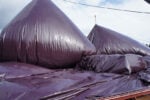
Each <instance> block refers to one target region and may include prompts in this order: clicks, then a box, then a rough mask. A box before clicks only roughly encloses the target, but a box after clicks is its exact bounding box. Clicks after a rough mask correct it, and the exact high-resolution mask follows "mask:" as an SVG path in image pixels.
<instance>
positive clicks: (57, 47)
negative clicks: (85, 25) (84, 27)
mask: <svg viewBox="0 0 150 100" xmlns="http://www.w3.org/2000/svg"><path fill="white" fill-rule="evenodd" d="M0 38H1V48H0V50H1V56H0V57H1V59H2V61H20V62H26V63H32V64H38V65H43V66H46V67H49V68H64V67H68V66H71V65H74V64H75V63H76V62H78V61H79V60H80V59H81V57H82V56H86V55H91V54H93V53H94V52H95V47H94V45H92V43H91V42H90V41H89V40H88V39H87V38H86V37H85V36H84V35H83V34H82V33H81V31H80V30H79V29H78V28H77V27H76V26H75V25H74V24H73V23H72V22H71V21H70V20H69V18H68V17H67V16H66V15H65V14H64V13H63V12H61V10H60V9H59V8H57V7H56V6H55V5H54V4H53V3H52V2H51V1H50V0H33V1H32V2H31V3H30V4H29V5H28V6H26V7H25V8H24V9H23V11H21V12H20V13H19V14H18V15H17V16H16V17H15V18H14V19H13V20H12V21H11V22H10V24H9V25H8V26H7V27H5V28H4V30H3V31H2V34H1V35H0Z"/></svg>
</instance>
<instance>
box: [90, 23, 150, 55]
mask: <svg viewBox="0 0 150 100" xmlns="http://www.w3.org/2000/svg"><path fill="white" fill-rule="evenodd" d="M88 38H89V40H90V41H91V42H92V43H93V44H94V45H95V47H96V49H97V54H129V53H130V54H139V55H150V49H149V48H148V47H146V46H144V45H142V44H140V43H138V42H137V41H135V40H133V39H131V38H129V37H127V36H124V35H122V34H119V33H117V32H115V31H112V30H110V29H107V28H104V27H101V26H98V25H95V26H94V28H93V29H92V31H91V32H90V34H89V36H88Z"/></svg>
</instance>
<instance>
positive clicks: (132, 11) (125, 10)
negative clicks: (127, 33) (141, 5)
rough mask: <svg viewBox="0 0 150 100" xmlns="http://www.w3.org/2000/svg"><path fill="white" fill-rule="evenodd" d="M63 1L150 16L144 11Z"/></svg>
mask: <svg viewBox="0 0 150 100" xmlns="http://www.w3.org/2000/svg"><path fill="white" fill-rule="evenodd" d="M63 1H65V2H69V3H72V4H78V5H83V6H88V7H95V8H102V9H109V10H116V11H124V12H131V13H142V14H150V12H142V11H134V10H127V9H117V8H110V7H103V6H96V5H89V4H85V3H78V2H73V1H68V0H63Z"/></svg>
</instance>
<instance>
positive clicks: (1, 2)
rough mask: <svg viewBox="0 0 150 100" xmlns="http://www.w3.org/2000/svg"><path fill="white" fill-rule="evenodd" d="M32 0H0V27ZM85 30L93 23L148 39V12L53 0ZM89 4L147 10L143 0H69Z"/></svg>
mask: <svg viewBox="0 0 150 100" xmlns="http://www.w3.org/2000/svg"><path fill="white" fill-rule="evenodd" d="M30 1H31V0H0V14H1V15H0V30H2V28H3V27H4V26H5V25H6V24H7V23H8V22H9V21H10V20H11V19H12V18H14V16H16V14H17V13H18V12H19V11H20V10H21V9H22V8H23V7H24V6H25V5H27V4H28V3H29V2H30ZM52 1H53V2H54V3H55V4H56V5H57V6H58V7H59V8H60V9H61V10H62V11H63V12H64V13H65V14H66V15H67V16H68V17H69V18H70V19H71V20H72V21H73V22H74V23H75V24H76V25H77V26H78V28H79V29H80V30H81V31H82V32H83V33H84V34H85V35H88V34H89V32H90V31H91V29H92V28H93V26H94V24H95V20H94V15H96V16H97V24H99V25H102V26H104V27H107V28H110V29H113V30H115V31H117V32H120V33H123V34H125V35H127V36H129V37H131V38H134V39H136V40H138V41H139V42H142V43H150V14H136V13H128V12H119V11H112V10H106V9H99V8H92V7H86V6H80V5H74V4H71V3H67V2H64V1H63V0H52ZM70 1H75V2H82V3H87V4H91V5H99V6H106V7H113V8H119V9H128V10H136V11H144V12H150V4H147V3H146V2H144V0H70Z"/></svg>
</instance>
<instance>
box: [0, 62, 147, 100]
mask: <svg viewBox="0 0 150 100" xmlns="http://www.w3.org/2000/svg"><path fill="white" fill-rule="evenodd" d="M15 70H16V72H14V71H15ZM145 87H147V86H146V85H144V84H143V82H142V81H141V80H140V79H139V78H138V75H136V74H133V75H124V76H122V75H118V74H112V73H94V72H90V71H79V70H77V69H73V68H72V69H59V70H58V69H55V70H52V69H45V68H40V67H39V66H33V65H29V64H23V63H16V62H9V63H8V62H7V63H0V100H39V99H40V98H46V97H47V96H48V95H53V96H51V97H50V96H49V98H48V99H49V100H53V99H55V100H58V99H59V100H64V99H60V98H65V99H67V98H71V99H72V100H85V98H94V97H95V96H96V97H105V96H110V95H114V94H120V93H126V92H129V91H134V90H138V89H143V88H145ZM64 91H65V92H64ZM67 91H69V92H67ZM54 94H55V95H54ZM56 94H58V95H56Z"/></svg>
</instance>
